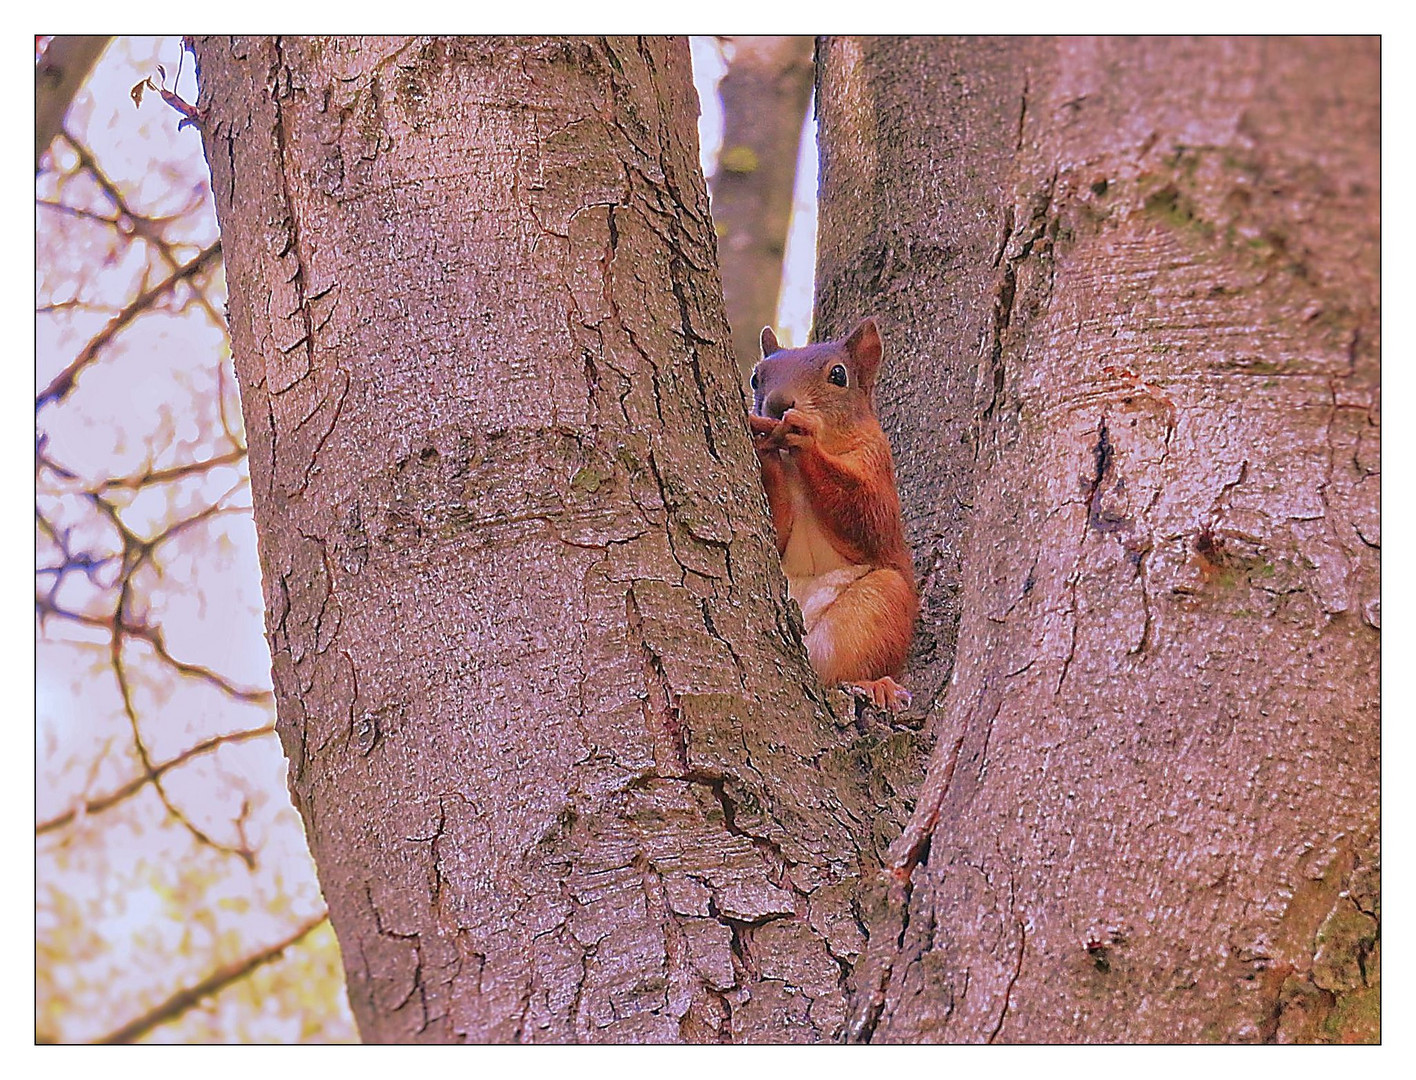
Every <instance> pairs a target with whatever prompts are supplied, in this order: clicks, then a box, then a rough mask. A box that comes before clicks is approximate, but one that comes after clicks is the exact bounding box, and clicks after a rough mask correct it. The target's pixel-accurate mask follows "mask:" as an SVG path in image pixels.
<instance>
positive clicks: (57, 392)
mask: <svg viewBox="0 0 1416 1080" xmlns="http://www.w3.org/2000/svg"><path fill="white" fill-rule="evenodd" d="M220 254H221V241H220V240H218V241H217V242H216V243H214V244H212V245H211V246H210V247H206V248H203V249H202V251H201V253H200V254H198V255H197V256H196V258H194V259H192V260H190V261H189V262H186V263H183V264H182V265H181V266H179V267H178V268H177V269H176V270H174V271H173V272H172V273H171V274H169V275H168V276H167V277H165V278H163V279H162V280H161V281H159V282H158V283H157V284H156V285H154V286H152V288H150V289H148V290H146V291H145V292H143V293H141V294H139V295H138V296H137V297H136V298H135V299H134V300H133V302H132V303H131V304H129V305H128V306H127V307H125V308H124V309H123V310H122V311H120V312H119V313H118V314H117V315H115V316H113V318H112V319H110V320H109V321H108V325H106V326H105V327H104V328H103V329H102V330H100V331H99V332H98V333H97V334H96V335H95V336H94V338H93V340H91V341H90V342H89V343H88V344H87V345H85V346H84V347H83V350H82V351H81V352H80V353H79V355H78V356H76V357H75V358H74V359H73V361H72V362H71V363H70V364H69V365H68V367H66V368H65V369H64V370H63V371H61V372H60V373H59V374H58V375H56V376H54V378H53V379H52V380H51V381H50V383H49V385H48V386H46V387H45V388H44V390H42V391H41V392H40V394H39V396H38V397H36V398H35V401H34V407H35V411H36V412H37V411H38V410H40V409H42V408H44V406H46V405H48V404H49V403H50V402H60V401H63V400H64V399H65V398H66V397H68V396H69V393H70V392H71V391H72V390H73V389H74V380H75V379H76V378H77V377H78V375H79V372H81V371H83V369H84V368H86V367H88V366H89V365H90V364H92V363H93V362H94V360H96V359H97V358H98V354H99V353H100V352H101V351H102V350H103V348H104V347H105V346H106V345H107V344H108V343H109V342H110V341H112V340H113V339H114V337H116V336H117V334H118V332H119V331H120V330H122V329H123V328H124V327H126V326H127V325H128V324H129V323H131V322H132V321H133V320H134V319H136V318H137V317H138V316H139V315H141V314H142V313H143V312H145V311H147V310H148V309H149V308H151V307H152V306H153V305H154V304H156V303H157V302H158V301H159V300H161V299H162V298H163V297H164V296H166V295H167V294H168V293H170V292H171V291H172V289H173V287H174V286H176V285H177V283H178V282H181V281H186V280H188V279H189V278H192V277H195V276H196V275H197V274H200V273H201V272H202V271H203V270H206V269H207V268H208V267H210V266H211V265H213V264H214V263H215V262H216V259H217V257H218V256H219V255H220Z"/></svg>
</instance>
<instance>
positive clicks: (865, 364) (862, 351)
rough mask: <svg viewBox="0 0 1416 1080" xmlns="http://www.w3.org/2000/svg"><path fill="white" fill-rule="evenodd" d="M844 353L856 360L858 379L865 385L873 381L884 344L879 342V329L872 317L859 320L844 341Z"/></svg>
mask: <svg viewBox="0 0 1416 1080" xmlns="http://www.w3.org/2000/svg"><path fill="white" fill-rule="evenodd" d="M844 348H845V350H846V355H848V356H849V357H850V358H851V359H852V360H854V361H855V362H856V364H857V365H858V367H859V370H860V381H861V382H862V383H865V384H867V385H869V384H871V383H873V382H874V381H875V370H876V368H878V367H879V366H880V357H881V355H882V353H883V352H884V346H883V345H882V344H881V343H880V329H879V328H878V327H877V326H876V325H875V319H874V317H873V316H872V317H870V318H865V319H862V320H861V321H860V323H859V324H858V325H857V326H856V328H855V329H854V330H852V331H851V336H850V337H848V338H846V340H845V343H844Z"/></svg>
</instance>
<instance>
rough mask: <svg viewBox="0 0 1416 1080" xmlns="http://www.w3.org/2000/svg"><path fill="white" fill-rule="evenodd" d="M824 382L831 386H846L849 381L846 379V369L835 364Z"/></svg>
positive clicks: (842, 365) (841, 365)
mask: <svg viewBox="0 0 1416 1080" xmlns="http://www.w3.org/2000/svg"><path fill="white" fill-rule="evenodd" d="M826 381H827V382H829V383H831V384H832V385H833V386H846V385H847V384H848V383H849V382H850V380H849V379H847V378H846V368H845V365H844V364H837V365H836V366H835V367H833V368H832V369H831V374H829V375H827V376H826Z"/></svg>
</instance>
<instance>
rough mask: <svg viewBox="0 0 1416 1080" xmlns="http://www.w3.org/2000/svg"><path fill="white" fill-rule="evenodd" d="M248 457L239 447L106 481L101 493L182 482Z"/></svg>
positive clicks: (101, 486)
mask: <svg viewBox="0 0 1416 1080" xmlns="http://www.w3.org/2000/svg"><path fill="white" fill-rule="evenodd" d="M245 456H246V451H245V450H243V449H240V448H239V447H238V448H236V449H234V450H228V451H226V453H224V454H217V455H216V456H215V457H209V458H207V459H206V460H205V461H191V462H188V463H187V464H185V465H173V466H170V467H169V468H166V469H151V468H149V469H148V470H147V471H146V472H144V473H141V474H140V475H137V476H121V477H116V478H112V479H109V480H105V481H104V482H103V483H102V484H100V485H99V490H100V491H108V490H110V489H112V488H131V489H133V490H137V489H138V488H140V487H143V486H144V485H145V484H165V483H167V482H168V481H170V480H180V479H182V478H183V477H186V476H192V475H194V474H195V473H200V472H205V471H206V470H207V469H215V468H216V467H217V466H219V465H235V464H236V463H237V462H239V461H240V460H241V459H242V458H244V457H245Z"/></svg>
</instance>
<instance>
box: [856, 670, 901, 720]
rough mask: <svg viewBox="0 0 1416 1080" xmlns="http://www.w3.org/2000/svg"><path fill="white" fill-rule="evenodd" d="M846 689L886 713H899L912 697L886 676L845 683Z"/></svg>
mask: <svg viewBox="0 0 1416 1080" xmlns="http://www.w3.org/2000/svg"><path fill="white" fill-rule="evenodd" d="M846 689H848V690H849V691H850V692H851V693H852V694H854V695H855V696H856V697H858V698H861V699H862V700H864V701H868V702H869V703H870V704H872V705H874V706H875V707H876V708H877V709H884V710H885V711H886V712H900V711H901V710H902V709H907V708H909V704H910V702H911V701H912V700H914V699H913V696H912V695H911V694H910V692H909V691H908V690H906V689H905V688H904V687H903V686H901V685H900V684H899V683H897V682H896V681H895V680H894V679H892V678H890V677H889V676H888V675H887V676H886V677H885V678H883V679H869V680H867V681H865V682H858V683H847V684H846Z"/></svg>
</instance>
